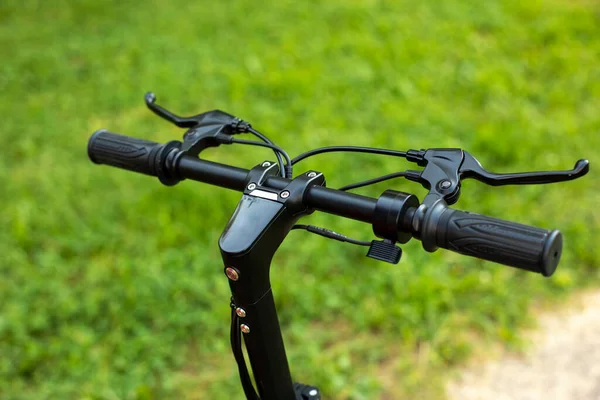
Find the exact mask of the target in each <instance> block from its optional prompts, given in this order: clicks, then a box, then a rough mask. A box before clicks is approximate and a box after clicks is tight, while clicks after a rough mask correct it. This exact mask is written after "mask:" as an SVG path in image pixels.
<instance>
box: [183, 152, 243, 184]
mask: <svg viewBox="0 0 600 400" xmlns="http://www.w3.org/2000/svg"><path fill="white" fill-rule="evenodd" d="M177 175H179V176H180V177H181V178H186V179H191V180H194V181H199V182H204V183H208V184H210V185H215V186H220V187H222V188H226V189H232V190H237V191H239V192H241V191H243V190H244V187H245V185H246V176H247V175H248V170H247V169H243V168H238V167H232V166H231V165H225V164H219V163H215V162H212V161H207V160H200V159H198V158H196V157H191V156H183V157H181V158H180V159H179V161H178V163H177Z"/></svg>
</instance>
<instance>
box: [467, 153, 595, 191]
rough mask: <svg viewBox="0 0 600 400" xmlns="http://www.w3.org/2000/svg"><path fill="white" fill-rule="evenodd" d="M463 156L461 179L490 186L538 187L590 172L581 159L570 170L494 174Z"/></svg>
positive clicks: (585, 161) (470, 158) (472, 159)
mask: <svg viewBox="0 0 600 400" xmlns="http://www.w3.org/2000/svg"><path fill="white" fill-rule="evenodd" d="M464 156H465V158H464V161H463V163H462V165H461V167H460V170H459V173H460V174H461V179H468V178H473V179H477V180H478V181H480V182H483V183H485V184H488V185H490V186H504V185H538V184H546V183H556V182H564V181H571V180H573V179H577V178H580V177H582V176H584V175H585V174H587V173H588V171H589V170H590V162H589V161H588V160H584V159H581V160H578V161H577V162H576V163H575V166H574V167H573V169H571V170H565V171H540V172H520V173H510V174H496V173H493V172H489V171H487V170H486V169H485V168H483V167H482V166H481V164H480V163H479V161H477V159H476V158H475V157H473V156H472V155H471V154H469V153H467V152H466V151H465V152H464Z"/></svg>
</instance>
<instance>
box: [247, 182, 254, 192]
mask: <svg viewBox="0 0 600 400" xmlns="http://www.w3.org/2000/svg"><path fill="white" fill-rule="evenodd" d="M254 189H256V183H251V184H249V185H248V190H254Z"/></svg>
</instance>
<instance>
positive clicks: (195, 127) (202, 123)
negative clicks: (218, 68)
mask: <svg viewBox="0 0 600 400" xmlns="http://www.w3.org/2000/svg"><path fill="white" fill-rule="evenodd" d="M144 100H145V102H146V105H147V106H148V108H149V109H150V110H151V111H152V112H153V113H155V114H156V115H158V116H159V117H161V118H163V119H165V120H167V121H169V122H171V123H172V124H174V125H175V126H178V127H179V128H189V129H188V130H187V131H186V132H185V134H184V135H183V143H182V145H181V150H182V151H183V152H185V153H186V154H188V155H192V156H198V154H200V152H201V151H202V150H204V149H206V148H207V147H217V146H219V145H220V144H221V142H220V141H219V140H217V137H218V135H223V134H224V135H234V134H237V133H242V132H248V130H249V129H250V127H251V126H250V124H249V123H247V122H245V121H242V120H241V119H239V118H237V117H234V116H233V115H231V114H228V113H226V112H224V111H221V110H213V111H208V112H205V113H202V114H198V115H194V116H191V117H180V116H178V115H175V114H173V113H172V112H171V111H169V110H167V109H165V108H164V107H161V106H159V105H158V104H156V95H155V94H154V93H152V92H148V93H146V95H145V96H144Z"/></svg>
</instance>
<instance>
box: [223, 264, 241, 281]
mask: <svg viewBox="0 0 600 400" xmlns="http://www.w3.org/2000/svg"><path fill="white" fill-rule="evenodd" d="M225 275H227V277H228V278H229V279H230V280H232V281H237V280H238V279H240V273H239V272H238V271H237V269H235V268H232V267H227V268H225Z"/></svg>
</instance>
